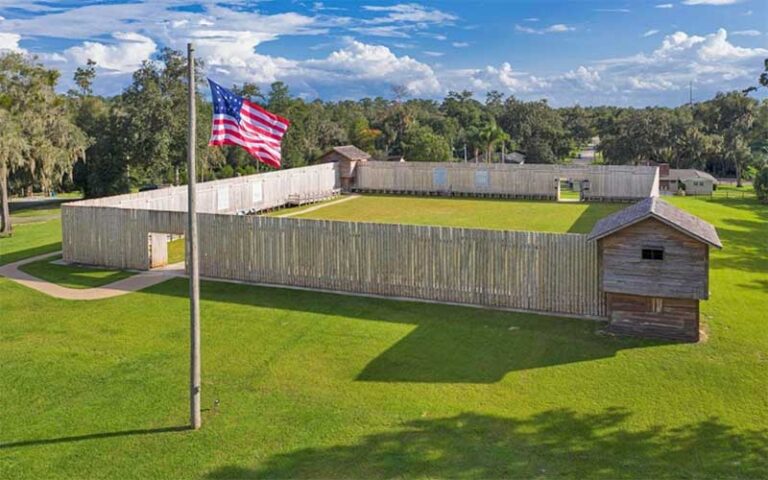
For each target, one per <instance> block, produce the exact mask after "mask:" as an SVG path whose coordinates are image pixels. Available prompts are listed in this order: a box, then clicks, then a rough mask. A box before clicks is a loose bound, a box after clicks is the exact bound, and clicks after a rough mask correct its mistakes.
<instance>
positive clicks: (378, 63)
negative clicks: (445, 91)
mask: <svg viewBox="0 0 768 480" xmlns="http://www.w3.org/2000/svg"><path fill="white" fill-rule="evenodd" d="M300 67H301V68H302V69H304V70H305V71H304V72H302V73H303V74H304V75H309V78H316V79H319V80H321V81H325V82H339V83H342V84H343V83H349V82H360V81H371V82H380V83H385V84H389V85H404V86H405V87H406V88H408V90H409V91H410V92H411V93H412V94H414V95H431V94H436V93H439V92H440V82H439V81H438V80H437V77H436V75H435V72H434V71H433V70H432V68H431V67H430V66H429V65H427V64H424V63H421V62H419V61H417V60H415V59H413V58H411V57H409V56H402V57H398V56H397V55H395V54H394V53H392V51H391V50H390V49H389V48H387V47H385V46H383V45H369V44H365V43H362V42H359V41H357V40H351V39H350V40H348V42H347V45H346V46H344V47H343V48H341V49H339V50H336V51H335V52H333V53H331V54H330V55H328V57H327V58H325V59H322V60H306V61H304V62H301V65H300Z"/></svg>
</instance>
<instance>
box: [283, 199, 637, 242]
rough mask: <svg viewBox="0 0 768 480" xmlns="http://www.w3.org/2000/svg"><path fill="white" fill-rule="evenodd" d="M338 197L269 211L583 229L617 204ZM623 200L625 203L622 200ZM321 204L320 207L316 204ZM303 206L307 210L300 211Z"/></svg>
mask: <svg viewBox="0 0 768 480" xmlns="http://www.w3.org/2000/svg"><path fill="white" fill-rule="evenodd" d="M342 199H343V201H341V202H338V201H337V202H327V203H325V204H317V205H309V206H303V207H296V208H291V209H285V210H277V211H275V212H273V213H272V214H271V215H272V216H281V215H285V214H292V216H293V217H294V218H312V219H317V220H342V221H355V222H377V223H408V224H415V225H439V226H452V227H468V228H488V229H494V230H536V231H540V232H571V233H587V232H589V231H590V230H591V229H592V226H593V225H594V224H595V222H597V221H598V220H599V219H601V218H603V217H604V216H606V215H609V214H611V213H613V212H615V211H617V210H620V209H621V208H622V205H620V204H610V203H592V204H584V203H560V204H554V203H553V202H544V201H522V200H521V201H508V200H495V199H476V198H443V197H402V196H394V195H361V196H358V197H357V198H351V199H348V198H345V197H342ZM624 206H626V205H624ZM315 207H320V208H315ZM304 211H306V213H301V212H304Z"/></svg>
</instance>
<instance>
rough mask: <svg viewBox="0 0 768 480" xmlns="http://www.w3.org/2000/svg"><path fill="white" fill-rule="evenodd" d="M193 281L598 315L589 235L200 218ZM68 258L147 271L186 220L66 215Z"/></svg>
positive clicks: (89, 210) (600, 303)
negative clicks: (153, 254)
mask: <svg viewBox="0 0 768 480" xmlns="http://www.w3.org/2000/svg"><path fill="white" fill-rule="evenodd" d="M198 216H199V217H198V220H199V226H198V228H199V241H200V272H201V274H202V275H204V276H207V277H213V278H221V279H227V280H241V281H248V282H257V283H267V284H276V285H287V286H299V287H307V288H315V289H322V290H333V291H341V292H353V293H363V294H375V295H385V296H394V297H410V298H418V299H424V300H433V301H442V302H455V303H466V304H475V305H485V306H492V307H503V308H510V309H517V310H528V311H535V312H551V313H561V314H569V315H578V316H584V317H603V316H604V315H605V305H604V298H603V295H602V293H601V291H600V288H599V268H598V263H599V262H598V257H597V246H596V244H595V243H594V242H589V241H587V239H586V236H585V235H580V234H557V233H539V232H514V231H496V230H479V229H466V228H450V227H424V226H415V225H389V224H372V223H357V222H332V221H321V220H306V219H295V218H272V217H261V216H240V215H220V214H206V213H201V214H198ZM62 222H63V237H64V241H63V251H64V259H65V260H66V261H70V262H77V263H85V264H95V265H103V266H110V267H117V268H133V269H146V268H148V266H149V262H150V257H149V252H148V248H147V237H148V235H149V234H150V233H169V234H183V233H184V231H185V228H186V227H185V225H186V213H184V212H173V211H157V210H135V209H125V208H115V207H83V206H75V205H72V204H68V205H64V207H63V209H62Z"/></svg>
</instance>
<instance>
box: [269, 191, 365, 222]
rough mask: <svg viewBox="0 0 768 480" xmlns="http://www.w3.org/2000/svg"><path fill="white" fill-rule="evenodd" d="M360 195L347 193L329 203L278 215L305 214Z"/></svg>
mask: <svg viewBox="0 0 768 480" xmlns="http://www.w3.org/2000/svg"><path fill="white" fill-rule="evenodd" d="M358 197H360V195H345V196H344V198H340V199H338V200H334V201H332V202H328V203H321V204H320V205H315V206H314V207H309V208H307V209H304V210H299V211H298V212H290V213H286V214H283V215H277V217H281V218H282V217H293V216H294V215H303V214H305V213H309V212H314V211H315V210H320V209H321V208H325V207H330V206H331V205H338V204H339V203H344V202H348V201H350V200H354V199H356V198H358Z"/></svg>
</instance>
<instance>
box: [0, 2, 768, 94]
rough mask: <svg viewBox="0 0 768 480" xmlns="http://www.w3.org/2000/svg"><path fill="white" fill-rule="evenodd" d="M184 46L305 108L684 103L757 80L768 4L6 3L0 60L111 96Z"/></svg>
mask: <svg viewBox="0 0 768 480" xmlns="http://www.w3.org/2000/svg"><path fill="white" fill-rule="evenodd" d="M190 40H191V41H193V42H194V43H195V45H196V47H197V52H198V54H199V56H201V57H203V58H204V59H205V61H206V64H207V69H208V72H207V73H208V75H210V76H211V77H212V78H214V79H216V80H217V81H219V82H220V83H223V84H225V85H227V84H232V83H240V82H243V81H252V82H256V83H259V84H262V85H268V84H269V83H271V82H273V81H276V80H282V81H284V82H286V83H288V84H289V86H290V87H291V90H292V91H293V92H294V93H295V94H297V95H302V96H303V97H305V98H307V99H312V98H318V97H319V98H323V99H327V100H336V99H343V98H359V97H363V96H377V95H381V96H385V97H388V96H391V87H392V85H404V86H406V87H407V88H408V90H409V92H410V94H411V95H413V96H418V97H431V98H441V97H442V96H443V95H445V93H446V92H448V91H449V90H464V89H467V90H471V91H473V92H475V94H476V95H477V96H478V97H482V96H484V94H485V92H486V91H488V90H491V89H495V90H499V91H502V92H503V93H505V94H507V95H515V96H517V97H520V98H524V99H539V98H546V99H548V100H549V101H550V102H551V103H552V104H554V105H558V106H561V105H572V104H574V103H579V104H581V105H592V104H615V105H634V106H645V105H678V104H680V103H684V102H686V101H687V100H688V86H689V82H693V85H694V97H695V98H697V99H705V98H709V97H711V96H712V95H714V93H715V92H717V91H723V90H730V89H741V88H744V87H746V86H749V85H752V84H754V83H755V81H756V79H757V77H758V76H759V73H760V70H761V66H762V63H763V59H764V58H768V1H766V0H656V1H637V0H632V1H629V0H626V1H607V0H603V1H597V0H595V1H593V0H577V1H573V0H571V1H562V0H560V1H556V0H537V1H534V0H530V1H523V0H520V1H502V0H491V1H472V0H469V1H458V0H452V1H442V2H418V3H415V2H397V1H383V0H371V1H366V0H363V1H361V2H349V1H330V0H328V1H324V2H311V1H289V0H282V1H262V2H253V1H241V0H229V1H223V2H222V1H214V0H206V1H194V0H151V1H150V0H146V1H143V0H109V1H97V0H90V1H54V0H0V50H19V51H25V52H29V53H33V54H36V55H38V56H39V57H40V58H41V60H42V61H44V62H45V63H46V64H48V65H50V66H54V67H56V68H59V69H61V70H62V72H63V74H64V75H63V78H64V81H63V82H62V88H63V89H66V88H67V87H68V86H69V84H71V80H70V79H71V74H72V71H73V70H74V69H75V68H76V67H77V66H78V65H81V64H83V63H84V62H85V61H86V60H87V59H88V58H92V59H94V60H95V61H96V62H97V64H98V66H99V76H98V81H97V85H96V87H97V91H98V92H99V93H103V94H114V93H118V92H120V91H121V90H122V88H124V87H125V86H126V85H127V84H128V83H129V82H130V76H131V72H132V71H133V70H135V69H136V68H137V67H138V66H139V65H140V64H141V62H142V61H144V60H147V59H150V60H151V59H153V58H154V56H155V55H156V54H157V52H158V51H159V50H160V49H161V48H162V47H164V46H169V47H172V48H177V49H183V48H184V46H185V44H186V42H187V41H190Z"/></svg>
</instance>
